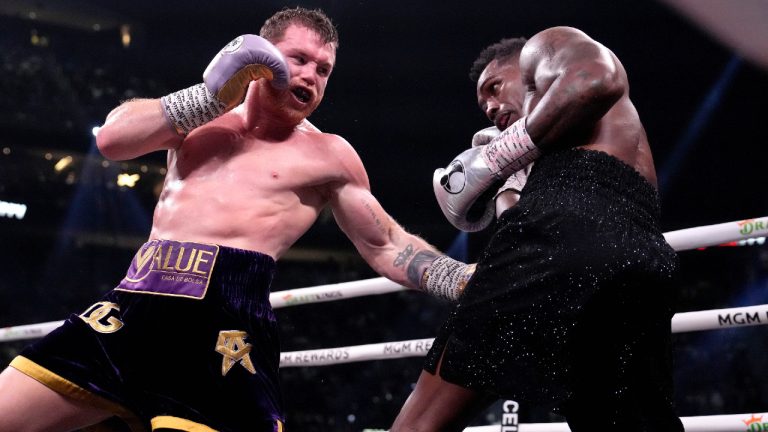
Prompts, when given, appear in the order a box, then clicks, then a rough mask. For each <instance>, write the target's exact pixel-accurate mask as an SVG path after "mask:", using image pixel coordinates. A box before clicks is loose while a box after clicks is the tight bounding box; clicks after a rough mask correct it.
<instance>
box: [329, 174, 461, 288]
mask: <svg viewBox="0 0 768 432" xmlns="http://www.w3.org/2000/svg"><path fill="white" fill-rule="evenodd" d="M332 208H333V213H334V216H335V218H336V221H337V223H338V224H339V227H341V229H342V231H344V233H345V234H346V235H347V237H349V239H350V240H351V241H352V243H353V244H354V245H355V247H356V248H357V250H358V251H359V252H360V255H362V257H363V258H364V259H365V260H366V262H368V264H369V265H370V266H371V267H372V268H373V269H374V270H375V271H376V272H377V273H379V274H380V275H382V276H384V277H386V278H388V279H390V280H392V281H394V282H397V283H399V284H401V285H403V286H406V287H409V288H414V289H420V290H423V291H426V292H427V293H429V294H432V295H434V296H436V297H440V298H443V299H446V300H456V299H457V298H458V296H459V295H460V294H461V291H462V290H463V289H464V286H465V285H466V284H467V282H468V281H469V279H470V277H471V276H472V274H473V273H474V269H475V267H474V265H468V264H465V263H462V262H460V261H456V260H454V259H452V258H450V257H448V256H446V255H444V254H442V253H440V252H439V251H437V249H435V248H434V247H433V246H431V245H430V244H429V243H427V242H426V241H425V240H424V239H422V238H420V237H418V236H415V235H413V234H410V233H408V232H406V231H405V229H403V227H401V226H400V225H399V224H398V223H397V222H395V221H394V220H393V219H392V217H391V216H390V215H389V214H387V212H386V211H384V209H383V208H382V207H381V205H380V204H379V202H378V200H377V199H376V198H375V197H374V196H373V195H372V194H371V193H370V191H368V190H367V189H366V188H364V187H360V186H356V185H351V184H347V185H345V186H343V187H341V188H340V189H339V190H338V191H337V193H336V198H335V200H334V201H333V202H332Z"/></svg>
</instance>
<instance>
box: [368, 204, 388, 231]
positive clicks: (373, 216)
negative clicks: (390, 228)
mask: <svg viewBox="0 0 768 432" xmlns="http://www.w3.org/2000/svg"><path fill="white" fill-rule="evenodd" d="M363 205H364V206H365V208H366V209H368V213H370V215H371V219H373V222H374V223H375V224H376V227H377V228H378V229H379V231H381V232H382V233H386V232H387V229H386V228H385V227H384V224H382V223H381V219H379V217H378V216H377V215H376V212H375V211H373V207H371V205H370V204H368V202H367V201H365V200H363Z"/></svg>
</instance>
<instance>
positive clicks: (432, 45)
mask: <svg viewBox="0 0 768 432" xmlns="http://www.w3.org/2000/svg"><path fill="white" fill-rule="evenodd" d="M682 3H685V2H682ZM708 3H714V4H718V2H717V0H715V1H710V2H708ZM719 3H720V4H722V3H725V0H722V1H720V2H719ZM295 5H301V6H305V7H310V8H315V7H319V8H322V9H323V10H324V11H325V12H326V13H327V14H328V15H329V16H330V17H331V18H332V19H333V20H334V22H335V23H336V24H337V26H338V30H339V33H340V38H341V45H340V48H339V51H338V57H337V65H336V69H335V71H334V73H333V76H332V78H331V80H330V82H329V86H328V90H327V92H326V96H325V100H324V102H323V103H322V104H321V106H320V108H319V109H318V111H317V112H316V113H315V114H314V115H313V116H312V117H311V118H310V120H311V121H312V122H313V123H314V124H315V125H317V126H318V127H319V128H321V129H323V130H324V131H328V132H333V133H336V134H339V135H341V136H343V137H345V138H346V139H347V140H348V141H349V142H350V143H351V144H352V145H353V146H354V147H355V148H356V149H357V151H358V152H359V154H360V157H361V158H362V160H363V162H364V163H365V165H366V167H367V169H368V174H369V176H370V180H371V186H372V190H373V193H374V194H375V195H376V196H377V197H378V199H379V200H380V201H381V203H382V205H383V206H384V208H385V209H387V210H388V212H389V213H390V214H391V215H392V216H393V217H394V218H395V219H397V221H398V222H399V223H400V224H402V225H403V226H404V227H406V229H408V230H409V231H410V232H413V233H416V234H419V235H421V236H423V237H424V238H426V239H427V240H428V241H430V242H431V243H432V244H434V245H435V246H436V247H438V248H439V249H441V250H446V251H447V250H451V252H452V253H453V254H454V255H456V256H459V257H463V258H465V259H467V260H469V261H472V260H474V259H476V257H477V255H478V253H479V250H480V247H481V246H482V245H483V244H484V242H485V241H486V240H487V237H486V235H487V234H486V233H478V234H471V235H468V236H466V235H459V232H458V231H457V230H456V229H454V228H453V227H452V226H451V225H450V224H449V223H448V222H447V221H446V220H445V218H444V217H443V216H442V214H441V212H440V209H439V208H438V206H437V204H436V202H435V198H434V195H433V192H432V186H431V177H432V172H433V171H434V169H435V168H437V167H441V166H444V165H445V163H447V162H448V161H450V160H451V158H452V157H453V156H454V155H456V154H458V153H459V152H460V151H461V150H463V149H464V148H465V147H467V146H468V145H469V142H470V140H471V137H472V135H473V133H474V132H475V131H476V130H478V129H481V128H483V127H486V126H488V125H489V124H487V120H486V119H485V117H484V115H483V114H482V113H481V112H480V110H479V109H478V108H477V102H476V97H475V91H474V84H473V83H472V82H470V81H469V79H468V77H467V74H468V71H469V67H470V65H471V64H472V62H473V60H474V59H475V57H476V55H477V54H478V53H479V51H480V50H481V49H482V48H483V47H485V46H486V45H488V44H490V43H492V42H496V41H497V40H499V39H501V38H502V37H516V36H527V37H529V36H531V35H533V34H535V33H536V32H537V31H539V30H542V29H544V28H547V27H550V26H554V25H569V26H574V27H578V28H580V29H582V30H584V31H585V32H586V33H587V34H589V35H590V36H592V37H594V38H595V39H597V40H598V41H600V42H602V43H603V44H605V45H606V46H607V47H609V48H610V49H612V50H613V51H614V52H615V53H616V54H617V56H618V57H619V59H621V61H622V62H623V64H624V66H625V67H626V69H627V72H628V74H629V80H630V86H631V87H630V88H631V97H632V99H633V101H634V102H635V105H636V107H637V108H638V111H639V112H640V116H641V118H642V120H643V123H644V125H645V128H646V131H647V133H648V136H649V140H650V143H651V146H652V149H653V152H654V159H655V161H656V167H657V170H658V174H659V187H660V194H661V197H662V209H663V215H662V228H663V229H664V231H665V232H667V231H674V230H680V229H685V228H692V227H698V226H706V225H713V224H719V223H725V222H735V221H743V220H748V219H753V220H752V221H751V224H752V225H746V224H745V226H752V227H754V228H755V234H756V237H757V238H755V239H754V240H753V241H751V242H750V244H738V243H737V244H736V245H735V246H734V247H708V248H706V249H694V250H688V251H681V252H680V253H679V256H680V259H681V263H682V275H681V278H680V285H679V287H678V289H679V297H680V301H679V306H678V310H677V312H681V313H682V312H690V311H703V310H714V309H723V308H736V307H742V306H755V305H765V304H767V303H768V249H767V248H766V246H764V240H765V239H764V238H763V237H760V235H768V234H766V232H768V181H766V178H765V173H766V171H767V170H768V128H767V127H766V125H767V124H768V102H766V100H767V99H768V67H767V66H766V64H765V62H764V61H762V62H761V59H755V58H754V57H752V56H750V55H749V53H748V52H747V51H745V50H743V49H741V47H738V46H737V45H736V44H733V43H731V42H732V41H730V40H728V39H727V38H723V37H721V36H719V35H717V34H716V33H715V32H713V31H711V30H712V29H709V28H707V27H706V26H703V25H701V23H700V22H698V21H696V20H694V19H691V17H690V16H688V15H685V14H684V13H682V12H681V11H680V10H678V9H676V8H675V7H673V6H671V5H670V4H669V3H667V2H660V1H655V0H644V1H637V0H605V1H599V0H585V1H568V0H531V1H528V2H523V1H519V0H513V1H503V2H502V1H497V0H492V1H487V2H468V1H443V2H426V1H387V2H384V1H374V0H356V1H353V0H327V1H306V2H305V1H299V2H295V3H283V2H278V1H272V0H270V1H259V2H257V1H242V0H219V1H216V2H193V1H178V0H170V1H148V0H131V1H122V2H116V1H95V0H35V1H32V0H3V1H2V3H1V4H0V246H1V247H0V272H1V274H2V278H0V327H11V326H18V325H26V324H35V323H41V322H47V321H56V320H62V319H64V318H66V317H67V316H68V314H69V313H71V312H79V311H82V310H83V309H84V308H85V307H87V306H89V305H90V304H91V303H92V302H93V301H94V299H96V298H97V297H98V296H100V295H101V294H102V293H104V292H106V291H107V290H109V289H111V288H112V287H113V286H114V285H115V284H116V283H117V282H118V281H119V280H120V279H121V278H122V276H123V275H124V272H125V269H126V267H127V265H128V263H129V262H130V260H131V258H132V255H133V253H134V251H135V250H136V248H137V247H138V246H139V245H140V244H141V243H143V242H144V240H145V239H146V237H147V235H148V233H149V227H150V223H151V219H152V210H153V206H154V203H155V202H156V199H157V192H158V190H159V187H160V185H161V184H162V181H163V176H164V166H165V165H164V163H165V155H164V154H161V153H157V154H151V155H148V156H146V157H144V158H141V159H138V160H133V161H129V162H125V163H115V162H107V161H106V160H104V159H103V158H102V157H101V156H100V155H99V154H98V152H97V151H96V148H95V145H94V137H93V132H92V131H93V128H94V127H97V126H99V125H100V124H101V123H102V122H103V121H104V118H105V116H106V114H107V113H108V112H109V111H110V110H111V109H112V108H114V107H115V106H116V105H117V104H119V103H120V102H121V101H123V100H126V99H130V98H135V97H159V96H162V95H164V94H167V93H169V92H171V91H174V90H177V89H180V88H184V87H187V86H190V85H192V84H195V83H198V82H200V81H201V77H202V71H203V70H204V69H205V67H206V65H207V64H208V62H209V61H210V59H211V58H212V57H213V55H215V54H216V52H217V51H218V50H219V49H220V48H221V47H222V46H224V45H225V44H226V43H227V42H229V41H230V40H231V39H233V38H234V37H235V36H237V35H240V34H244V33H257V32H258V29H259V27H260V26H261V24H262V22H263V21H264V19H265V18H267V17H268V16H270V15H271V14H272V13H274V12H275V11H277V10H278V9H280V8H282V7H283V6H295ZM728 5H730V6H729V8H730V9H739V8H745V9H746V8H753V9H752V11H751V12H750V13H747V14H745V15H749V16H751V17H752V18H754V19H755V20H756V21H755V22H758V21H759V22H761V23H763V25H764V23H765V22H768V3H766V2H764V1H762V0H743V1H742V0H733V1H730V2H728ZM723 20H725V17H723ZM751 22H752V21H749V20H748V21H744V22H737V26H738V27H741V28H742V30H743V29H744V28H747V29H748V26H750V25H752V24H751ZM748 39H749V41H750V43H753V44H755V45H756V46H758V47H760V46H762V47H765V46H767V40H766V32H765V30H761V29H759V28H756V29H753V32H752V33H751V35H750V37H749V38H748ZM222 193H225V192H224V191H223V192H222ZM374 277H377V275H376V274H375V273H374V272H373V271H372V270H371V269H370V268H369V267H368V266H367V265H366V264H365V262H364V261H362V259H360V258H359V256H358V255H357V253H356V251H355V249H354V248H353V246H352V244H351V243H350V242H349V241H348V240H347V239H346V237H345V236H344V235H343V234H342V233H341V231H340V230H339V228H338V227H337V226H336V224H335V222H334V220H333V217H332V216H331V215H330V214H329V213H323V214H322V216H321V218H320V220H319V221H318V223H317V224H316V225H315V226H314V227H313V228H312V229H311V230H310V231H309V232H308V233H307V234H306V235H305V236H304V237H303V238H302V239H301V240H300V241H299V242H298V243H297V244H296V245H295V247H294V248H292V249H291V251H290V252H289V253H288V254H287V255H286V256H285V259H283V260H281V262H280V263H279V265H278V275H277V279H276V281H275V286H274V289H275V290H278V291H279V290H286V289H293V288H302V287H312V286H317V285H323V284H330V283H337V282H346V281H356V280H360V279H369V278H374ZM448 310H449V305H448V304H447V303H445V302H442V301H439V300H435V299H433V298H430V297H428V296H426V295H424V294H421V293H418V292H413V291H404V292H397V293H391V294H381V295H376V296H363V297H358V298H354V299H349V300H343V301H331V302H324V303H316V304H307V305H296V306H292V307H286V308H280V309H277V315H278V319H279V321H280V325H281V338H282V349H283V351H298V350H312V349H323V348H334V347H346V346H355V345H364V344H374V343H381V342H394V341H403V340H413V339H423V338H430V337H433V336H434V334H435V332H436V330H437V328H438V326H439V325H440V323H441V322H442V320H443V319H444V318H445V317H446V315H447V313H448ZM765 310H766V308H765V307H763V309H762V311H761V312H759V313H755V314H746V315H742V316H730V315H729V316H728V317H725V318H723V319H726V318H727V319H731V320H733V323H734V324H735V325H732V326H730V327H729V328H725V329H714V330H707V331H693V332H685V333H676V334H675V335H674V336H673V343H674V362H675V384H676V401H677V405H678V408H679V413H680V415H681V416H683V417H690V416H705V415H706V416H709V415H727V414H743V413H763V412H765V411H768V327H765V326H764V325H760V324H768V315H766V312H765ZM737 321H738V322H737ZM748 324H756V325H748ZM605 325H606V329H609V328H610V326H611V323H605ZM158 336H159V337H168V338H169V343H172V337H171V335H158ZM601 337H602V336H601ZM27 343H29V340H28V339H27V340H15V341H7V342H0V361H2V362H3V364H2V366H3V367H5V366H6V365H7V364H8V362H10V360H11V359H12V358H13V357H14V356H15V355H16V354H17V353H18V352H19V350H20V349H22V348H23V347H24V346H25V344H27ZM421 362H422V357H420V356H413V357H407V358H401V359H386V360H369V361H362V362H353V363H342V364H335V365H328V366H318V367H286V368H283V369H282V372H281V377H282V380H283V384H284V392H285V398H286V407H287V416H288V424H289V426H290V430H300V431H362V430H364V429H386V428H387V427H389V425H390V423H391V421H392V420H393V419H394V417H395V415H396V414H397V412H398V409H399V408H400V406H401V405H402V404H403V402H404V401H405V399H406V397H407V396H408V394H409V393H410V391H411V388H412V386H413V384H414V383H415V381H416V379H417V377H418V375H419V372H420V369H421ZM594 410H595V413H594V415H595V416H599V415H600V407H598V406H596V407H594ZM501 414H502V404H501V402H499V403H498V404H496V405H494V406H493V407H491V408H490V409H489V410H487V412H485V413H483V414H482V415H481V416H480V417H478V418H477V420H476V421H475V423H474V424H475V425H488V424H493V423H495V424H499V422H500V421H501V419H502V416H501ZM743 420H744V427H743V429H742V430H766V429H754V428H755V427H766V425H768V423H761V422H759V421H757V420H755V419H752V420H750V417H749V414H748V415H747V416H746V417H744V419H743ZM519 421H520V422H521V423H545V422H560V421H562V418H559V417H557V416H554V415H552V414H550V413H548V412H545V411H541V410H537V409H536V408H535V407H526V406H521V407H520V410H519ZM750 427H752V429H750Z"/></svg>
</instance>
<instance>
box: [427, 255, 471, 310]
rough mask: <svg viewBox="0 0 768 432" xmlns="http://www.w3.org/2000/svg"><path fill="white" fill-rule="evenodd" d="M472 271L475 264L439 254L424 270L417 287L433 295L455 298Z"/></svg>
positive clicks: (462, 289) (448, 298)
mask: <svg viewBox="0 0 768 432" xmlns="http://www.w3.org/2000/svg"><path fill="white" fill-rule="evenodd" d="M474 273H475V264H464V263H463V262H461V261H456V260H455V259H453V258H450V257H448V256H446V255H441V256H439V257H437V258H435V260H434V261H432V263H431V264H430V265H429V267H427V269H426V270H425V271H424V274H422V276H421V282H420V283H419V287H420V288H421V289H423V290H424V291H426V292H428V293H429V294H432V295H434V296H435V297H438V298H442V299H446V300H456V299H458V298H459V295H461V293H462V292H463V291H464V287H466V286H467V282H469V279H470V278H471V277H472V275H473V274H474Z"/></svg>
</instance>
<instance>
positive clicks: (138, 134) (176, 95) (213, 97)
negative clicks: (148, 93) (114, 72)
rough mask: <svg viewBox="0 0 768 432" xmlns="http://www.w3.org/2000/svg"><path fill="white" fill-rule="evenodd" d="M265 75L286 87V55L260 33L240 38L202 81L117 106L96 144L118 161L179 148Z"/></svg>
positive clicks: (220, 54) (210, 66)
mask: <svg viewBox="0 0 768 432" xmlns="http://www.w3.org/2000/svg"><path fill="white" fill-rule="evenodd" d="M261 78H264V79H268V80H270V83H271V84H272V86H274V87H275V88H281V89H284V88H287V87H288V83H289V79H290V77H289V71H288V65H287V64H286V62H285V59H284V58H283V55H282V53H280V51H279V50H278V49H277V48H276V47H275V46H274V45H272V44H271V43H270V42H269V41H267V40H266V39H264V38H262V37H260V36H256V35H242V36H239V37H237V38H236V39H234V40H233V41H232V42H230V43H229V44H227V45H226V46H225V47H224V48H222V49H221V50H220V51H219V52H218V53H217V54H216V56H215V57H214V58H213V60H211V62H210V63H209V64H208V67H207V68H206V69H205V71H204V72H203V81H204V82H203V83H200V84H196V85H194V86H192V87H189V88H186V89H183V90H179V91H177V92H173V93H170V94H168V95H166V96H163V97H161V98H159V99H134V100H131V101H128V102H125V103H123V104H121V105H120V106H118V107H117V108H115V109H114V110H113V111H112V112H110V113H109V115H108V116H107V120H106V122H105V123H104V125H103V126H102V127H101V129H100V130H99V132H98V134H97V137H96V145H97V146H98V148H99V151H101V153H102V155H104V157H106V158H108V159H114V160H125V159H133V158H136V157H138V156H141V155H144V154H147V153H150V152H153V151H157V150H167V149H175V148H178V147H179V145H181V143H182V141H183V139H184V136H186V134H188V133H189V132H190V131H192V130H193V129H195V128H196V127H199V126H202V125H203V124H205V123H207V122H209V121H211V120H213V119H215V118H217V117H218V116H220V115H222V114H224V113H225V112H227V111H229V110H231V109H232V108H234V107H235V106H237V105H239V104H240V103H242V101H243V99H244V97H245V94H246V91H247V89H248V85H249V84H250V82H251V81H253V80H257V79H261Z"/></svg>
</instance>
